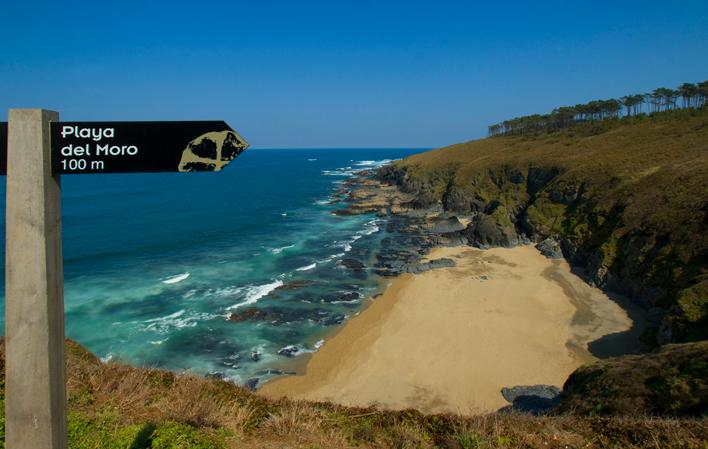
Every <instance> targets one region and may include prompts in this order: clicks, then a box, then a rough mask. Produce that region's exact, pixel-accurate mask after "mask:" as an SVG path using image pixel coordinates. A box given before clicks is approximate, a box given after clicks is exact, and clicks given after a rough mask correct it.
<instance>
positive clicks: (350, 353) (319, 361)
mask: <svg viewBox="0 0 708 449" xmlns="http://www.w3.org/2000/svg"><path fill="white" fill-rule="evenodd" d="M441 258H449V259H452V260H454V261H455V266H454V267H446V268H438V269H433V270H430V271H426V272H424V273H422V274H402V275H400V276H397V277H395V278H393V279H392V280H390V282H389V285H388V287H387V288H386V289H385V292H384V293H383V294H382V295H381V296H379V297H378V298H375V299H372V300H370V303H369V304H368V305H367V307H366V308H365V309H364V310H363V311H362V312H361V313H360V314H358V315H357V316H355V317H353V318H351V319H350V320H349V321H348V322H347V323H346V324H345V325H344V326H343V328H342V329H340V330H339V331H337V332H336V334H335V335H334V336H333V337H331V338H329V339H327V340H326V342H325V344H324V345H323V347H322V348H321V349H320V350H319V351H318V352H317V353H315V354H313V355H312V356H311V359H310V360H309V361H308V363H307V364H306V366H305V367H304V372H302V371H303V370H300V371H299V372H298V375H294V376H287V377H282V378H278V379H275V380H273V381H270V382H268V383H266V384H265V385H264V386H263V387H262V388H261V389H260V390H259V392H260V394H262V395H265V396H267V397H271V398H278V397H283V396H286V397H288V398H291V399H306V400H314V401H332V402H335V403H340V404H344V405H352V406H377V407H380V408H385V409H406V408H416V409H418V410H421V411H423V412H427V413H442V412H454V413H459V414H464V415H469V414H474V413H485V412H492V411H495V410H498V409H500V408H502V407H504V406H507V405H508V403H507V402H506V401H505V400H504V398H503V397H502V395H501V392H500V390H501V389H502V388H503V387H512V386H517V385H535V384H550V385H556V386H559V387H562V385H563V383H564V382H565V380H566V379H567V377H568V375H569V374H570V373H572V372H573V371H574V370H575V369H576V368H577V367H579V366H581V365H583V364H586V363H589V362H592V361H594V360H596V357H595V356H594V355H593V354H592V353H591V352H590V350H589V349H588V344H589V343H591V342H594V341H597V340H599V339H601V337H603V336H606V335H615V334H621V333H625V332H627V331H629V330H630V329H632V328H633V322H632V320H631V319H630V317H629V315H628V313H627V312H626V311H625V309H624V308H623V307H620V305H618V303H616V302H615V301H613V300H611V299H610V298H608V296H607V295H606V294H605V293H603V292H602V291H601V290H599V289H597V288H594V287H591V286H590V285H588V284H587V283H586V282H585V281H584V280H583V279H582V278H580V277H579V276H577V275H575V274H573V273H572V272H571V269H570V266H569V265H568V263H567V262H566V261H565V260H551V259H548V258H546V257H544V256H543V255H541V253H540V252H539V251H538V250H537V249H536V248H534V247H533V246H530V245H524V246H517V247H514V248H493V249H487V250H481V249H476V248H472V247H454V248H435V249H433V250H432V251H431V252H430V254H429V255H428V256H427V259H428V260H435V259H441ZM635 327H636V326H635ZM631 341H633V340H632V339H628V340H627V342H631ZM627 344H631V343H627ZM633 349H634V348H631V347H625V348H622V350H624V351H627V352H631V351H632V350H633Z"/></svg>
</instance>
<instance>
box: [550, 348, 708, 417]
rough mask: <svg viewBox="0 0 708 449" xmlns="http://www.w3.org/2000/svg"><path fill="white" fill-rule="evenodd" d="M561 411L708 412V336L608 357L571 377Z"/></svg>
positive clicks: (592, 413) (683, 413) (695, 414)
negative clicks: (656, 348) (626, 354)
mask: <svg viewBox="0 0 708 449" xmlns="http://www.w3.org/2000/svg"><path fill="white" fill-rule="evenodd" d="M557 411H558V412H572V413H578V414H585V415H612V414H632V413H645V414H649V415H676V416H708V342H698V343H684V344H672V345H665V346H663V347H662V348H661V349H660V350H659V351H657V352H655V353H652V354H644V355H632V356H623V357H617V358H613V359H606V360H603V361H600V362H597V363H595V364H592V365H588V366H585V367H582V368H579V369H578V370H576V371H575V372H574V373H573V374H571V376H570V377H569V378H568V380H567V381H566V383H565V385H564V387H563V393H562V395H561V401H560V405H559V407H558V409H557Z"/></svg>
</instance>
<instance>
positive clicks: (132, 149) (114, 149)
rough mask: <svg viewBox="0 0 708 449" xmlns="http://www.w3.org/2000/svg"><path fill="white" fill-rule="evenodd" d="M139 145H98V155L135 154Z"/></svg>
mask: <svg viewBox="0 0 708 449" xmlns="http://www.w3.org/2000/svg"><path fill="white" fill-rule="evenodd" d="M136 154H138V147H136V146H135V145H121V146H118V145H108V144H106V145H96V156H126V155H128V156H135V155H136Z"/></svg>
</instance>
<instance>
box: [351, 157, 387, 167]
mask: <svg viewBox="0 0 708 449" xmlns="http://www.w3.org/2000/svg"><path fill="white" fill-rule="evenodd" d="M393 161H394V160H393V159H381V160H379V161H359V162H355V163H354V165H356V166H358V167H383V166H384V165H386V164H390V163H391V162H393Z"/></svg>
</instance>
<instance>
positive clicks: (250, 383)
mask: <svg viewBox="0 0 708 449" xmlns="http://www.w3.org/2000/svg"><path fill="white" fill-rule="evenodd" d="M259 382H260V379H259V378H257V377H251V378H250V379H248V380H247V381H246V383H245V384H244V385H243V386H244V387H246V388H248V389H249V390H251V391H256V387H258V383H259Z"/></svg>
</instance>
